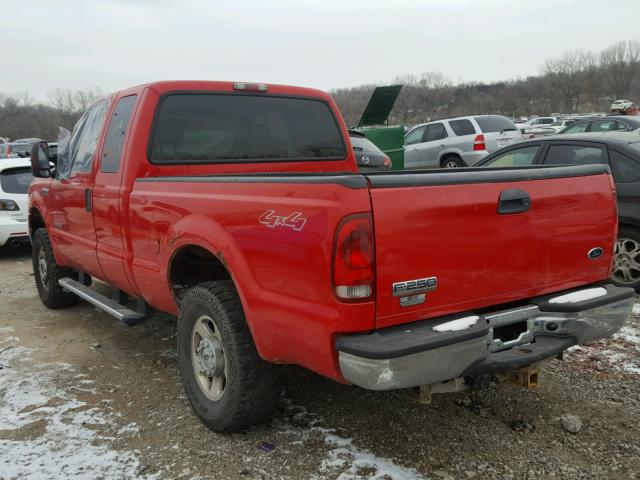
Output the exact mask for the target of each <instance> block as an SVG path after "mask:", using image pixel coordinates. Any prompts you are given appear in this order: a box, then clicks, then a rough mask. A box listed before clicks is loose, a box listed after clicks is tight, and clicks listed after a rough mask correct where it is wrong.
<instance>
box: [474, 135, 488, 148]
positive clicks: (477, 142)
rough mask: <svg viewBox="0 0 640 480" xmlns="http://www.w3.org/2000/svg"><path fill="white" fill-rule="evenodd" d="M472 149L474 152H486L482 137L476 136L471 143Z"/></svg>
mask: <svg viewBox="0 0 640 480" xmlns="http://www.w3.org/2000/svg"><path fill="white" fill-rule="evenodd" d="M473 149H474V150H476V151H477V150H486V149H487V146H486V144H485V143H484V135H477V136H476V138H475V140H474V141H473Z"/></svg>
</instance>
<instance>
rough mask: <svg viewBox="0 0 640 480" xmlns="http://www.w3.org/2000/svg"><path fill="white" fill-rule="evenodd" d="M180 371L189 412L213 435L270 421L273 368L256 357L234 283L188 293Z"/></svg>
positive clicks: (180, 331) (274, 388) (184, 305)
mask: <svg viewBox="0 0 640 480" xmlns="http://www.w3.org/2000/svg"><path fill="white" fill-rule="evenodd" d="M178 366H179V369H180V374H181V376H182V381H183V383H184V386H185V389H186V392H187V396H188V397H189V400H190V402H191V405H192V406H193V409H194V410H195V412H196V414H197V415H198V416H199V417H200V419H201V420H202V422H203V423H204V424H205V425H206V426H208V427H209V428H211V429H212V430H214V431H217V432H229V431H238V430H243V429H246V428H248V427H251V426H253V425H256V424H258V423H262V422H265V421H267V420H269V419H270V418H271V416H272V414H273V412H274V410H275V407H276V404H277V400H278V395H279V393H280V389H279V383H278V381H277V378H276V367H274V366H273V365H270V364H269V363H267V362H265V361H264V360H262V359H261V358H260V356H259V355H258V352H257V351H256V347H255V345H254V343H253V339H252V337H251V333H250V332H249V328H248V326H247V323H246V320H245V317H244V312H243V311H242V304H241V303H240V299H239V298H238V293H237V291H236V289H235V287H234V285H233V283H232V282H230V281H218V282H207V283H202V284H199V285H196V286H195V287H192V288H190V289H189V290H188V291H187V293H186V295H185V296H184V298H183V300H182V302H181V306H180V316H179V318H178Z"/></svg>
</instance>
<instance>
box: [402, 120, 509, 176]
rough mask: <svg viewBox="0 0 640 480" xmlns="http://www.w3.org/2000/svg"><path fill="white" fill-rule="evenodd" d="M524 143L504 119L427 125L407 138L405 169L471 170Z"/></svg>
mask: <svg viewBox="0 0 640 480" xmlns="http://www.w3.org/2000/svg"><path fill="white" fill-rule="evenodd" d="M520 140H522V133H521V132H520V130H518V129H517V128H516V126H515V125H514V124H513V122H511V121H510V120H509V119H507V118H506V117H502V116H500V115H475V116H472V117H457V118H449V119H444V120H438V121H437V122H430V123H425V124H423V125H418V126H416V127H414V128H413V129H412V130H410V131H409V132H408V133H407V134H406V135H405V136H404V167H405V168H406V169H411V168H438V167H442V168H457V167H470V166H472V165H475V164H476V163H478V162H479V161H480V160H482V159H483V158H484V157H485V156H487V155H489V154H490V153H492V152H494V151H495V150H497V149H499V148H502V147H506V146H507V145H511V144H512V143H514V142H518V141H520Z"/></svg>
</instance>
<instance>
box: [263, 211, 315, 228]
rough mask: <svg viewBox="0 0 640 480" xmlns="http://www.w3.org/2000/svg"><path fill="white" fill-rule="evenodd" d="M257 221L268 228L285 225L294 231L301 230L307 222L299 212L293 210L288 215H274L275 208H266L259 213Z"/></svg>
mask: <svg viewBox="0 0 640 480" xmlns="http://www.w3.org/2000/svg"><path fill="white" fill-rule="evenodd" d="M259 221H260V223H261V224H262V225H266V226H267V227H269V228H276V227H285V228H291V229H293V230H294V231H296V232H301V231H302V229H303V228H304V226H305V224H306V223H307V219H306V218H304V217H303V216H302V213H300V212H293V213H291V214H290V215H276V211H275V210H267V211H265V212H263V213H262V215H260V218H259Z"/></svg>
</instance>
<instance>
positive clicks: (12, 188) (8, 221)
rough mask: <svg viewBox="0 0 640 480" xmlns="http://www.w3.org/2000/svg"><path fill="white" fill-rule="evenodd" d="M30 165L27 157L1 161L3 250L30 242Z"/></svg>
mask: <svg viewBox="0 0 640 480" xmlns="http://www.w3.org/2000/svg"><path fill="white" fill-rule="evenodd" d="M31 180H33V176H32V175H31V162H30V161H29V159H24V158H7V159H0V248H5V247H7V246H9V247H18V246H20V245H21V244H22V243H26V242H28V241H29V227H28V225H27V208H28V192H29V185H30V184H31Z"/></svg>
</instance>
